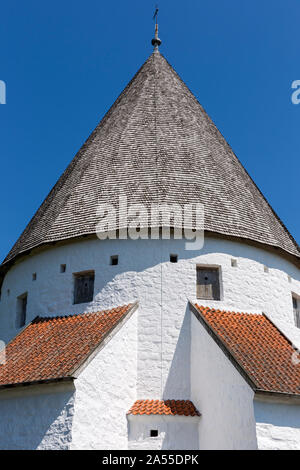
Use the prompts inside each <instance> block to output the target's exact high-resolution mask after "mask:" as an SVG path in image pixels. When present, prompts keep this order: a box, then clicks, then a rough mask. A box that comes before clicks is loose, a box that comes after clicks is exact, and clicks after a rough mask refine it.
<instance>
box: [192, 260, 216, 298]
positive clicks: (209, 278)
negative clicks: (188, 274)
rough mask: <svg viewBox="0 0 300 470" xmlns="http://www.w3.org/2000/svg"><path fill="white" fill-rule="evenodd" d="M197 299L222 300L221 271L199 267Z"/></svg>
mask: <svg viewBox="0 0 300 470" xmlns="http://www.w3.org/2000/svg"><path fill="white" fill-rule="evenodd" d="M197 298H198V299H204V300H220V280H219V269H218V268H209V267H206V266H205V267H200V266H198V267H197Z"/></svg>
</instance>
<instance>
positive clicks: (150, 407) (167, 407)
mask: <svg viewBox="0 0 300 470" xmlns="http://www.w3.org/2000/svg"><path fill="white" fill-rule="evenodd" d="M127 414H133V415H172V416H200V413H199V411H198V410H197V409H196V408H195V406H194V405H193V403H192V402H191V401H190V400H137V401H136V402H135V403H134V404H133V406H132V407H131V408H130V410H129V411H128V413H127Z"/></svg>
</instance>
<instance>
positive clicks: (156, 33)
mask: <svg viewBox="0 0 300 470" xmlns="http://www.w3.org/2000/svg"><path fill="white" fill-rule="evenodd" d="M157 16H158V5H156V7H155V12H154V15H153V19H154V20H155V36H154V39H152V41H151V44H152V46H154V50H158V46H160V45H161V40H160V39H159V37H158V23H157Z"/></svg>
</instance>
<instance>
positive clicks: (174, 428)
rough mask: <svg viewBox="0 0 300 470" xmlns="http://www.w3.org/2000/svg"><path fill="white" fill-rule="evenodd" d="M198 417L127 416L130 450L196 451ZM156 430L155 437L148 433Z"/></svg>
mask: <svg viewBox="0 0 300 470" xmlns="http://www.w3.org/2000/svg"><path fill="white" fill-rule="evenodd" d="M199 419H200V418H199V417H198V416H197V417H194V416H168V415H128V422H129V443H128V444H129V445H128V448H129V449H130V450H176V449H177V450H178V449H180V450H191V449H198V424H199ZM151 430H157V431H158V436H157V437H150V431H151Z"/></svg>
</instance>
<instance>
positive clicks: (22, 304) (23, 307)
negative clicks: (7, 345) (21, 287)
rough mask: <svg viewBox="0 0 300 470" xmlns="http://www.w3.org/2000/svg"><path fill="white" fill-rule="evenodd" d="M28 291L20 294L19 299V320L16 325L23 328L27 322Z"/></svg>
mask: <svg viewBox="0 0 300 470" xmlns="http://www.w3.org/2000/svg"><path fill="white" fill-rule="evenodd" d="M26 313H27V293H26V294H23V295H20V297H18V299H17V321H16V327H17V328H22V327H23V326H24V325H25V323H26Z"/></svg>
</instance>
